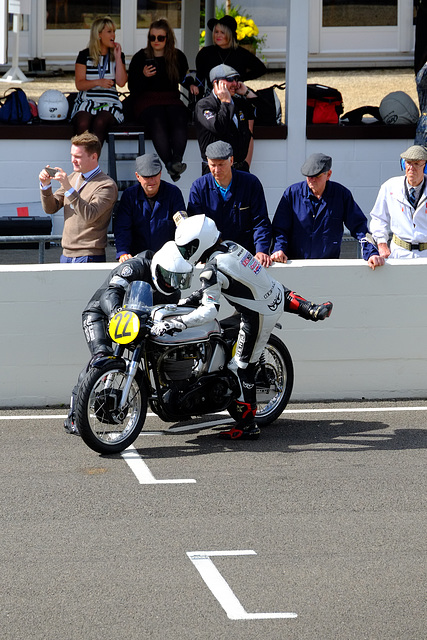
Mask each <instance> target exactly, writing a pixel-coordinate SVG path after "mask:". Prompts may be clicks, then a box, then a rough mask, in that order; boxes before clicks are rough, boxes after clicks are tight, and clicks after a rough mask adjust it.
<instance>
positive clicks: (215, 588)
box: [187, 549, 298, 620]
mask: <svg viewBox="0 0 427 640" xmlns="http://www.w3.org/2000/svg"><path fill="white" fill-rule="evenodd" d="M247 555H250V556H256V552H255V551H253V550H252V549H248V550H245V551H240V550H239V551H237V550H236V551H187V556H188V557H189V558H190V560H191V562H192V563H193V564H194V566H195V567H196V569H197V571H198V572H199V574H200V575H201V577H202V578H203V580H204V582H205V584H206V586H207V587H208V589H209V590H210V591H211V593H212V595H213V596H214V597H215V598H216V599H217V600H218V602H219V604H220V605H221V607H222V608H223V609H224V611H225V613H226V614H227V618H229V620H267V619H269V618H270V619H271V618H297V617H298V615H297V614H296V613H248V612H247V611H246V610H245V609H244V608H243V606H242V604H241V603H240V601H239V600H238V598H237V596H236V595H235V594H234V592H233V591H232V589H231V588H230V586H229V584H228V583H227V581H226V580H225V579H224V578H223V576H222V575H221V574H220V572H219V571H218V569H217V568H216V566H215V565H214V563H213V562H212V560H211V556H216V557H217V556H247Z"/></svg>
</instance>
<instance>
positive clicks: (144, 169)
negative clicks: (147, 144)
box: [135, 153, 162, 178]
mask: <svg viewBox="0 0 427 640" xmlns="http://www.w3.org/2000/svg"><path fill="white" fill-rule="evenodd" d="M161 170H162V163H161V162H160V158H159V156H158V155H157V153H145V154H144V155H143V156H138V157H137V158H136V160H135V171H136V172H137V173H138V174H139V175H140V176H142V177H143V178H149V177H150V176H156V175H157V174H158V173H160V171H161Z"/></svg>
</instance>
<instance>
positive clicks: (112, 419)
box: [76, 361, 147, 454]
mask: <svg viewBox="0 0 427 640" xmlns="http://www.w3.org/2000/svg"><path fill="white" fill-rule="evenodd" d="M126 380H127V378H126V375H125V373H124V372H123V371H121V370H120V369H119V368H118V367H117V365H116V363H115V362H114V361H111V362H108V363H107V364H106V365H104V366H103V367H102V368H101V369H97V368H95V367H93V368H92V369H90V370H89V371H88V373H87V375H86V376H85V378H84V380H83V381H82V383H81V385H80V389H79V394H78V398H77V402H76V424H77V428H78V430H79V433H80V435H81V437H82V439H83V441H84V442H85V443H86V444H87V446H88V447H90V448H91V449H93V451H96V452H97V453H104V454H111V453H120V452H121V451H124V450H125V449H126V448H127V447H129V445H131V444H132V443H133V442H134V441H135V440H136V438H137V437H138V436H139V434H140V432H141V429H142V427H143V426H144V422H145V416H146V414H147V395H146V393H145V391H144V386H143V384H142V376H141V373H140V372H139V371H138V372H137V373H136V376H135V378H134V379H133V382H132V385H131V388H130V390H129V394H128V401H127V404H126V405H125V407H124V408H123V409H122V410H121V411H119V410H118V409H117V406H118V404H119V402H120V399H121V394H122V391H123V387H124V385H125V382H126Z"/></svg>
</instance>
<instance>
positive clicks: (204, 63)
mask: <svg viewBox="0 0 427 640" xmlns="http://www.w3.org/2000/svg"><path fill="white" fill-rule="evenodd" d="M208 28H209V29H210V30H211V31H212V38H213V44H212V45H210V46H208V47H203V48H202V49H200V51H199V53H198V54H197V56H196V75H197V80H198V81H199V82H200V83H201V84H203V85H204V84H205V83H206V85H207V87H208V88H209V89H212V86H211V84H210V82H209V71H210V70H211V69H213V68H214V67H216V66H218V65H219V64H226V65H228V66H229V67H233V69H236V71H237V72H238V74H239V76H240V79H241V80H242V82H245V81H246V80H254V79H255V78H259V77H260V76H262V75H264V73H266V72H267V68H266V66H265V64H264V63H263V62H262V61H261V60H260V59H259V58H257V57H256V55H254V54H253V53H251V52H250V51H248V50H247V49H245V48H244V47H241V46H240V45H239V44H238V43H237V22H236V20H235V19H234V18H233V17H232V16H229V15H225V16H223V17H222V18H219V20H218V19H217V18H211V19H210V20H209V21H208Z"/></svg>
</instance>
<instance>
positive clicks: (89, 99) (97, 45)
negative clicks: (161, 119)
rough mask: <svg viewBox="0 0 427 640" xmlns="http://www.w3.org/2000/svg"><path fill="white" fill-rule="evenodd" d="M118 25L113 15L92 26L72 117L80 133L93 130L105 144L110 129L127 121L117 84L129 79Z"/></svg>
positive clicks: (80, 58) (78, 63) (77, 75)
mask: <svg viewBox="0 0 427 640" xmlns="http://www.w3.org/2000/svg"><path fill="white" fill-rule="evenodd" d="M115 34H116V27H115V25H114V22H113V21H112V20H111V18H110V17H109V16H106V17H104V18H97V19H96V20H94V22H93V23H92V26H91V29H90V40H89V46H88V48H87V49H83V50H82V51H80V52H79V55H78V56H77V60H76V65H75V82H76V88H77V89H78V91H79V93H78V95H77V98H76V100H75V103H74V108H73V112H72V114H71V118H72V121H73V124H74V130H75V133H76V134H80V133H83V132H84V131H90V132H91V133H94V134H95V135H97V136H98V138H99V140H100V142H101V144H102V143H103V142H104V140H105V138H106V136H107V132H108V130H109V129H110V128H111V127H112V126H114V125H115V124H117V123H118V122H123V110H122V103H121V101H120V99H119V95H118V93H117V89H116V84H117V85H118V86H119V87H123V86H124V85H125V84H126V82H127V73H126V66H125V56H124V53H123V52H122V47H121V45H120V44H119V43H118V42H116V39H115Z"/></svg>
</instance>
